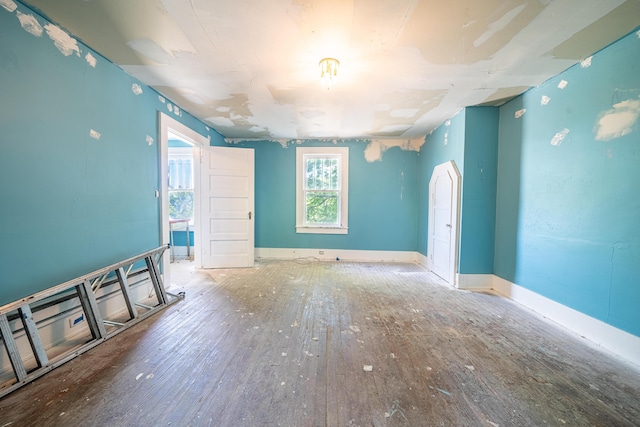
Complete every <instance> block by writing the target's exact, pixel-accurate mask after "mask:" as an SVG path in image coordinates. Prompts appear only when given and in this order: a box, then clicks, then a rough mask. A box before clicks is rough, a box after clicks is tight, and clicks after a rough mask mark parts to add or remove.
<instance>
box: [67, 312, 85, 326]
mask: <svg viewBox="0 0 640 427" xmlns="http://www.w3.org/2000/svg"><path fill="white" fill-rule="evenodd" d="M82 322H84V313H82V314H81V315H80V316H78V317H76V318H75V319H69V327H70V328H75V327H76V326H78V325H79V324H80V323H82Z"/></svg>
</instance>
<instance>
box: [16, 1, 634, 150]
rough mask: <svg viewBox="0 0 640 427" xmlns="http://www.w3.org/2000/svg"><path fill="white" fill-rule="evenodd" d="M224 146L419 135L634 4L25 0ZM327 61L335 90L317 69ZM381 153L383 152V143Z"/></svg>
mask: <svg viewBox="0 0 640 427" xmlns="http://www.w3.org/2000/svg"><path fill="white" fill-rule="evenodd" d="M25 3H26V4H28V5H30V6H32V7H34V8H36V9H37V10H39V11H41V12H42V13H43V14H44V15H45V16H47V17H48V18H50V19H51V20H52V21H54V23H56V24H59V25H61V26H62V27H63V28H65V29H66V30H68V31H69V32H70V33H71V34H73V35H74V36H75V37H78V38H79V39H80V40H82V41H83V42H85V43H87V44H88V45H89V46H90V47H91V48H92V49H94V50H96V51H97V52H99V53H100V54H102V55H103V56H105V57H106V58H107V59H109V60H111V61H112V62H114V63H115V64H117V65H118V66H120V67H121V68H122V69H124V70H125V71H126V72H127V73H129V74H131V75H132V76H133V77H135V78H137V79H138V80H140V81H141V82H143V83H145V84H147V85H149V86H151V87H153V88H154V89H156V90H157V91H158V92H159V93H161V94H162V95H163V96H165V97H167V98H168V99H171V100H172V101H173V102H174V103H176V104H177V105H179V106H180V107H181V108H182V109H183V110H185V111H188V112H189V113H191V114H192V115H194V116H196V117H198V118H199V119H201V120H203V121H204V122H205V123H207V124H208V125H209V126H211V127H212V128H213V129H215V130H216V131H218V132H219V133H220V134H222V135H223V136H224V137H226V138H229V139H268V140H278V141H280V140H301V139H327V138H328V139H344V138H349V139H369V140H384V139H387V140H397V141H398V142H397V144H396V143H394V142H389V143H387V145H385V146H394V144H396V145H395V146H402V145H403V144H405V142H404V141H407V140H413V139H416V138H424V136H425V135H426V134H428V133H429V132H430V131H432V130H433V129H434V128H435V127H436V126H438V125H439V124H440V123H442V122H443V121H445V120H446V119H448V118H450V117H452V116H453V115H455V114H456V113H457V112H458V111H459V110H461V109H462V108H464V107H467V106H472V105H500V104H502V103H504V102H506V101H507V100H509V99H511V98H513V97H515V96H517V95H519V94H521V93H522V92H524V91H526V90H527V89H528V88H530V87H532V86H536V85H539V84H540V83H542V82H544V81H545V80H547V79H549V78H551V77H553V76H555V75H557V74H558V73H560V72H561V71H563V70H565V69H566V68H568V67H570V66H572V65H574V64H576V63H578V62H580V61H581V60H583V59H585V58H586V57H587V56H589V55H591V54H593V53H594V52H596V51H597V50H599V49H601V48H603V47H605V46H607V45H608V44H610V43H612V42H614V41H615V40H617V39H618V38H620V37H622V36H624V35H625V34H627V33H629V32H630V31H632V30H634V28H636V27H637V25H638V22H640V1H638V0H627V1H625V0H608V1H604V2H603V1H600V0H564V1H551V0H484V1H482V2H479V1H477V0H453V1H449V2H442V1H436V0H395V1H388V0H248V1H244V2H229V1H227V0H136V1H135V2H132V1H130V0H92V1H77V0H58V1H56V2H50V1H47V0H27V1H25ZM324 57H336V58H338V59H339V61H340V63H341V67H340V70H339V74H338V82H337V84H336V85H335V86H333V87H332V88H331V89H330V90H326V89H325V88H323V87H322V86H321V84H320V78H319V70H318V61H319V60H320V59H321V58H324ZM389 144H390V145H389Z"/></svg>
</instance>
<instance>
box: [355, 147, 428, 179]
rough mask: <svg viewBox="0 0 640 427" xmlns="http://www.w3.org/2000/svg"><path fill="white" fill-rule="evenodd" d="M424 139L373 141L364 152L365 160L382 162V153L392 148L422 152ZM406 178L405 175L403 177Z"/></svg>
mask: <svg viewBox="0 0 640 427" xmlns="http://www.w3.org/2000/svg"><path fill="white" fill-rule="evenodd" d="M423 144H424V138H416V139H372V140H371V141H370V142H369V145H368V146H367V148H366V149H365V150H364V158H365V160H366V161H367V162H369V163H373V162H375V161H381V160H382V153H384V152H385V151H387V150H388V149H389V148H392V147H399V148H401V149H402V150H405V151H420V147H422V145H423ZM403 176H404V175H403Z"/></svg>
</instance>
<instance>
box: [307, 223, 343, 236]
mask: <svg viewBox="0 0 640 427" xmlns="http://www.w3.org/2000/svg"><path fill="white" fill-rule="evenodd" d="M296 233H303V234H349V227H307V226H301V225H298V226H296Z"/></svg>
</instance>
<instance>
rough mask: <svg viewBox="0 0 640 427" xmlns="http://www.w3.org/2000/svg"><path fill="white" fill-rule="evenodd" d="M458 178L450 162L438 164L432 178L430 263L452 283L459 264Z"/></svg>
mask: <svg viewBox="0 0 640 427" xmlns="http://www.w3.org/2000/svg"><path fill="white" fill-rule="evenodd" d="M459 179H460V175H459V174H458V172H457V169H456V167H455V163H453V161H450V162H447V163H443V164H441V165H438V166H436V167H435V168H434V171H433V174H432V175H431V180H430V181H429V201H430V204H429V230H428V232H429V239H428V259H429V264H430V268H431V271H433V272H434V273H435V274H437V275H438V276H440V277H441V278H443V279H444V280H446V281H447V282H449V283H450V284H451V285H455V275H456V264H457V236H458V234H457V230H458V228H457V225H458V209H459V206H458V204H459Z"/></svg>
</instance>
